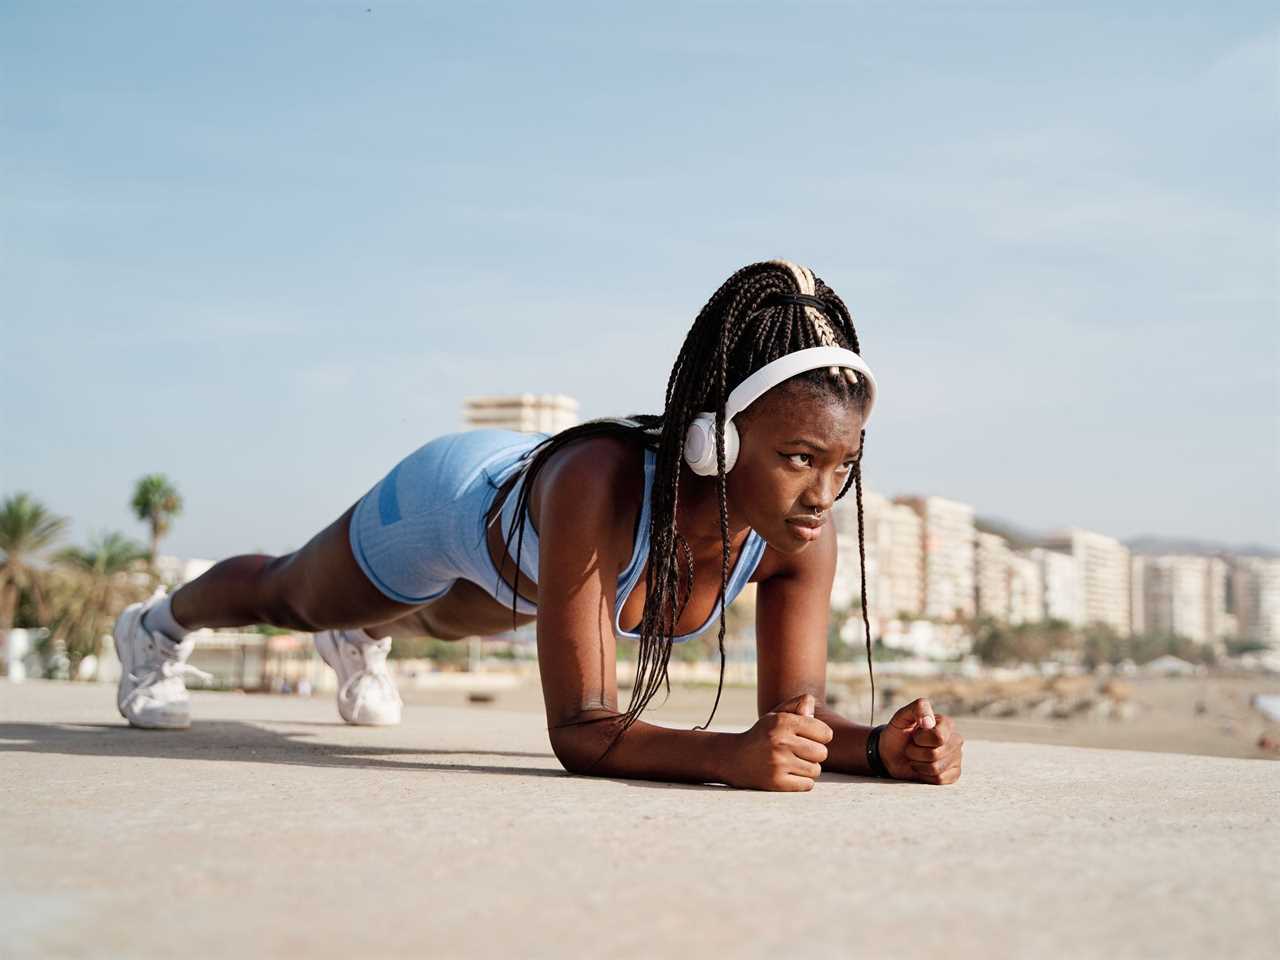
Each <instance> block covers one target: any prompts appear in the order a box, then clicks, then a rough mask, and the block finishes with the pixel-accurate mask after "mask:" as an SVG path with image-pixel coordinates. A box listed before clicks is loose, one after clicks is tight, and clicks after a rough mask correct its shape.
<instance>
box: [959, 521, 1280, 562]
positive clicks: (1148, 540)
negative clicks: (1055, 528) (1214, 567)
mask: <svg viewBox="0 0 1280 960" xmlns="http://www.w3.org/2000/svg"><path fill="white" fill-rule="evenodd" d="M973 525H974V526H975V527H976V528H977V529H978V530H981V531H982V532H983V533H994V534H996V535H997V536H1001V537H1004V538H1005V539H1006V540H1008V541H1009V543H1010V544H1011V545H1012V546H1013V547H1015V548H1017V549H1019V550H1026V549H1029V548H1031V547H1034V546H1037V545H1038V544H1040V543H1041V542H1042V541H1043V540H1044V538H1045V536H1046V535H1047V534H1044V533H1041V532H1038V531H1035V530H1028V529H1027V528H1026V527H1020V526H1018V525H1017V524H1015V523H1013V522H1011V521H1009V520H1004V519H1002V518H1000V517H974V520H973ZM1121 542H1122V543H1124V545H1125V546H1126V547H1128V548H1129V550H1130V552H1132V553H1135V554H1147V555H1150V554H1157V553H1180V554H1189V555H1191V556H1199V557H1212V556H1217V555H1218V554H1222V553H1229V554H1232V555H1234V556H1238V557H1280V550H1276V549H1274V548H1272V547H1265V546H1262V545H1261V544H1257V543H1244V544H1233V543H1222V542H1221V541H1217V540H1195V539H1192V538H1190V537H1160V536H1155V535H1154V534H1143V535H1142V536H1140V537H1133V538H1132V539H1130V540H1124V541H1121Z"/></svg>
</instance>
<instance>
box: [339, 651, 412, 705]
mask: <svg viewBox="0 0 1280 960" xmlns="http://www.w3.org/2000/svg"><path fill="white" fill-rule="evenodd" d="M362 680H372V681H373V682H374V683H375V684H376V685H381V686H382V688H383V692H384V693H385V694H386V695H387V698H388V699H390V700H393V701H394V700H398V699H399V698H400V694H399V693H398V692H397V691H396V685H395V683H394V682H393V681H392V679H391V676H390V674H388V673H387V668H386V665H385V664H383V665H381V666H380V667H379V668H374V669H371V668H369V667H365V668H364V669H363V670H357V671H356V672H355V673H353V674H352V675H351V676H349V677H348V678H347V682H346V683H344V684H343V685H342V687H341V688H340V689H339V690H338V696H339V697H340V698H341V699H343V700H345V699H346V698H347V697H348V696H349V695H350V694H351V690H352V688H353V687H355V686H356V685H357V684H360V686H359V689H358V690H356V695H355V700H354V702H353V705H352V708H351V715H352V716H353V717H357V716H359V715H360V708H361V707H362V706H364V704H365V700H366V699H367V698H368V695H369V692H370V691H369V684H368V683H360V681H362Z"/></svg>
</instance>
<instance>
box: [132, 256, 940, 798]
mask: <svg viewBox="0 0 1280 960" xmlns="http://www.w3.org/2000/svg"><path fill="white" fill-rule="evenodd" d="M858 349H859V347H858V336H857V333H856V332H855V331H854V328H853V320H852V317H851V316H850V314H849V311H848V309H847V308H846V306H845V305H844V302H843V301H842V300H841V299H840V298H839V297H838V296H836V294H835V292H834V291H833V290H831V289H830V288H829V287H828V286H827V285H826V284H824V283H823V282H822V281H821V280H819V279H818V278H816V277H815V276H814V275H813V273H812V272H811V271H809V270H808V269H807V268H805V267H802V266H799V265H797V264H794V263H791V262H789V261H785V260H774V261H767V262H761V263H754V264H751V265H750V266H747V267H743V268H742V269H741V270H739V271H737V272H736V273H734V274H733V276H731V277H729V279H728V280H726V281H725V282H724V284H723V285H721V287H720V289H719V290H717V291H716V292H715V294H714V295H713V296H712V297H711V299H710V300H709V301H708V302H707V304H706V306H704V307H703V308H702V311H701V312H700V313H699V314H698V316H697V319H695V320H694V322H693V327H692V328H691V329H690V330H689V333H688V335H687V336H686V338H685V341H684V345H683V346H682V347H681V349H680V354H679V356H678V357H677V358H676V362H675V365H674V367H673V368H672V370H671V376H670V379H669V380H668V381H667V392H666V401H665V407H664V410H663V412H662V413H661V414H660V415H639V414H638V415H635V416H633V417H630V418H602V419H598V420H591V421H587V422H585V423H582V424H579V425H578V426H575V427H571V428H569V429H567V430H564V431H561V432H560V433H557V434H555V435H554V436H552V435H548V434H524V433H518V432H515V431H508V430H490V429H477V430H468V431H463V432H459V433H452V434H447V435H445V436H441V437H438V438H436V439H434V440H432V441H430V442H429V443H427V444H426V445H424V446H423V447H421V448H420V449H418V450H417V451H415V452H414V453H411V454H410V455H409V456H408V457H406V458H405V459H404V460H402V461H401V462H400V463H399V464H398V465H397V466H395V467H394V468H393V469H392V470H391V472H390V473H388V474H387V475H386V476H385V477H384V478H383V479H382V480H381V481H379V482H378V483H377V484H375V485H374V487H373V488H372V489H371V490H370V491H369V492H368V493H367V494H365V496H364V497H362V498H361V499H360V500H359V501H357V502H356V503H355V504H354V505H353V506H352V507H350V508H349V509H348V510H347V511H346V512H345V513H344V514H343V515H342V516H341V517H339V518H338V519H337V520H336V521H334V523H332V524H331V525H330V526H328V527H327V528H325V529H324V530H322V531H321V532H320V533H318V534H317V535H316V536H315V537H313V538H312V539H311V540H310V541H309V542H308V543H307V544H306V545H305V546H304V547H302V548H301V549H300V550H297V551H296V552H294V553H291V554H287V555H285V556H281V557H271V556H263V555H243V556H235V557H230V558H229V559H226V560H223V561H222V562H221V563H219V564H217V565H216V566H214V567H213V568H211V569H210V570H209V571H208V572H207V573H205V574H204V575H203V576H201V577H199V578H198V579H196V580H193V581H192V582H190V583H188V584H186V585H184V586H182V587H180V588H178V589H177V590H176V591H174V592H173V593H172V594H170V595H168V596H164V595H162V594H159V593H158V594H157V595H156V596H155V597H152V598H151V600H149V601H148V602H147V603H145V604H143V603H139V604H134V605H132V606H130V607H129V608H127V609H126V610H125V611H124V613H123V614H121V616H120V619H119V621H118V622H117V624H116V628H115V642H116V647H117V650H118V651H119V654H120V660H121V663H122V664H123V667H124V669H123V676H122V678H121V681H120V689H119V697H118V706H119V708H120V712H121V714H123V715H124V716H125V718H126V719H128V720H129V722H130V723H131V724H133V725H134V726H138V727H165V728H180V727H186V726H189V724H190V700H189V697H188V695H187V692H186V687H185V685H184V683H183V679H182V677H183V673H184V672H187V671H191V670H192V669H193V668H191V667H189V666H188V665H187V664H186V662H185V661H186V658H187V657H188V656H189V654H190V652H191V648H192V644H193V641H192V640H191V639H189V638H186V635H187V633H189V632H190V631H191V630H195V629H197V628H200V627H233V626H242V625H246V624H255V623H267V624H271V625H274V626H279V627H285V628H289V629H294V630H308V631H312V632H315V633H316V645H317V647H318V649H319V652H320V655H321V656H322V657H323V658H324V659H325V661H326V662H327V663H328V664H329V665H330V666H332V667H333V668H334V669H335V670H336V671H337V673H338V679H339V688H338V709H339V712H340V714H341V715H342V717H343V719H344V720H346V721H347V722H349V723H366V724H386V723H396V722H398V721H399V719H400V708H401V701H400V697H399V695H398V693H397V692H396V689H395V686H394V684H393V682H392V680H391V677H390V674H389V673H388V672H387V669H386V657H387V652H388V650H389V649H390V646H391V643H392V640H393V638H395V637H397V636H415V635H416V636H421V635H429V636H433V637H439V638H443V639H450V640H452V639H459V638H462V637H467V636H474V635H477V634H481V635H483V634H489V633H495V632H498V631H501V630H504V629H506V627H507V625H508V624H515V625H519V624H521V623H528V622H529V621H531V620H534V619H536V620H537V634H538V664H539V669H540V672H541V677H542V688H543V693H544V696H545V701H546V709H547V723H548V731H549V734H550V740H551V746H552V749H553V750H554V752H555V755H556V757H557V759H558V760H559V761H560V763H561V764H562V765H563V766H564V768H565V769H566V770H569V771H571V772H575V773H583V774H597V775H607V776H621V777H637V778H643V779H653V780H669V781H682V782H695V783H702V782H715V783H725V784H729V785H731V786H736V787H746V788H754V789H763V790H809V789H811V788H812V787H813V784H814V781H815V780H816V779H817V778H818V776H819V774H820V772H821V770H822V769H823V768H824V767H825V768H826V769H828V770H835V771H839V772H843V773H853V774H862V775H874V776H887V777H893V778H896V779H901V780H915V781H919V782H923V783H931V784H948V783H953V782H955V780H956V779H957V778H958V777H959V776H960V762H961V748H962V746H963V743H964V738H963V737H962V736H961V735H960V733H959V732H958V731H957V730H956V729H955V726H954V724H953V722H952V720H951V718H950V717H947V716H944V715H941V714H934V712H933V711H932V708H931V707H930V705H929V702H928V700H926V699H924V698H921V699H918V700H915V701H913V702H911V703H908V704H906V705H904V706H902V707H901V708H899V709H898V710H897V711H896V712H895V713H894V714H893V716H892V717H891V718H890V720H889V722H888V723H887V724H881V725H878V726H870V725H869V726H864V725H862V724H859V723H855V722H854V721H852V720H849V719H846V718H845V717H842V716H840V715H839V714H837V713H835V712H834V711H832V710H830V709H828V708H827V706H826V702H825V682H826V653H827V619H828V614H829V604H830V596H831V584H832V578H833V575H834V572H835V563H836V533H835V530H834V528H833V526H832V524H830V523H829V522H827V521H828V520H829V518H830V513H831V508H832V505H833V504H834V502H835V501H836V500H837V499H839V498H840V497H842V496H843V495H844V494H845V492H846V491H847V490H848V488H849V486H850V484H851V483H852V484H853V485H854V487H855V490H856V495H857V503H858V528H859V530H858V549H859V553H860V555H861V556H862V557H863V560H864V563H863V566H864V567H865V553H864V548H863V542H862V529H861V528H862V475H861V458H862V451H863V441H864V438H865V426H866V422H867V419H868V417H869V416H870V414H871V409H872V406H873V404H874V402H875V393H876V384H875V380H874V378H873V376H872V373H871V370H870V368H869V367H868V366H867V364H866V362H865V361H864V360H863V359H862V357H861V356H859V354H858ZM749 581H754V582H755V583H756V584H757V594H756V597H757V599H756V644H757V663H758V693H757V702H758V707H759V712H760V719H759V720H758V721H757V722H756V723H755V724H754V725H753V726H752V727H751V728H750V729H749V730H746V731H744V732H742V733H720V732H713V731H711V730H708V729H706V726H705V725H704V726H702V727H695V728H693V729H692V730H674V729H670V728H667V727H663V726H658V725H656V724H649V723H644V722H643V721H640V720H639V719H638V718H639V715H640V713H641V712H642V711H643V710H644V708H645V706H646V705H647V704H648V702H649V701H650V700H651V699H652V697H653V696H654V694H655V693H656V692H657V691H658V689H659V687H661V686H662V685H663V684H664V682H666V681H667V663H668V661H669V659H670V656H671V645H672V644H673V643H681V642H684V641H687V640H689V639H691V638H692V637H694V636H697V635H698V634H700V633H702V632H704V631H705V630H706V629H707V628H708V627H710V626H711V623H712V621H713V620H715V619H716V618H717V617H718V619H719V625H720V634H719V639H720V656H721V688H723V679H724V634H725V616H724V610H725V607H726V606H727V604H728V603H730V602H732V600H733V598H734V597H735V596H737V594H738V593H739V592H740V591H741V590H742V588H743V586H744V585H745V584H746V583H748V582H749ZM862 596H863V601H862V616H863V623H864V625H865V627H866V631H867V634H866V636H867V666H868V668H870V666H871V647H870V623H869V621H868V618H867V606H866V578H865V573H864V575H863V589H862ZM615 636H627V637H633V638H636V639H637V640H638V641H639V643H638V662H637V668H636V678H635V685H634V687H633V689H632V694H631V702H630V704H629V705H628V708H627V709H626V710H625V711H621V710H619V709H618V691H617V678H616V659H615V657H616V651H615ZM871 693H872V703H871V722H872V724H874V721H875V686H874V676H873V677H872V690H871ZM719 702H720V691H719V690H717V693H716V700H715V704H713V706H712V710H711V716H712V717H714V715H715V708H716V706H718V705H719ZM707 723H708V725H709V724H710V718H709V719H708V721H707Z"/></svg>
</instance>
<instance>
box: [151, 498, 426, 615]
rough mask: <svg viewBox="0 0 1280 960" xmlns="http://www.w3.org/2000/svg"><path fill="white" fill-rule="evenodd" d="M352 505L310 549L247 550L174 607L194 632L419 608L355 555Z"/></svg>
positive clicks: (175, 598)
mask: <svg viewBox="0 0 1280 960" xmlns="http://www.w3.org/2000/svg"><path fill="white" fill-rule="evenodd" d="M354 511H355V505H354V504H353V505H352V506H351V507H350V508H349V509H348V510H347V511H346V512H345V513H344V514H343V515H342V516H341V517H339V518H338V519H337V520H335V521H334V522H333V523H331V524H329V526H327V527H325V528H324V529H323V530H321V531H320V532H319V533H318V534H316V535H315V536H314V537H312V538H311V539H310V540H309V541H308V542H307V544H306V545H305V546H303V547H302V548H301V549H299V550H295V551H294V552H293V553H288V554H285V555H283V556H279V557H272V556H268V555H266V554H242V555H240V556H236V557H229V558H227V559H226V560H223V561H222V562H221V563H217V564H215V565H214V566H213V567H211V568H210V569H209V570H207V571H206V572H205V573H203V574H202V575H201V576H199V577H197V578H196V579H195V580H192V581H191V582H190V583H187V584H184V585H183V586H181V587H179V588H178V589H177V590H176V591H174V593H173V595H172V599H171V600H170V612H171V613H172V614H173V618H174V619H175V620H176V621H178V623H179V624H180V625H182V626H183V627H184V628H186V629H188V630H196V629H199V628H200V627H241V626H247V625H249V624H255V623H265V624H269V625H270V626H273V627H283V628H285V629H290V630H305V631H309V632H312V633H315V632H317V631H320V630H330V629H345V628H351V627H364V626H368V625H370V624H380V623H385V622H387V621H393V620H399V619H400V618H402V617H404V616H405V615H407V614H410V613H412V612H413V611H415V610H417V609H418V607H417V606H415V605H413V604H405V603H399V602H397V601H395V600H392V599H390V598H389V597H387V596H385V595H384V594H383V593H382V591H380V590H379V589H378V588H377V587H375V586H374V585H373V584H372V583H370V582H369V578H368V577H366V576H365V575H364V572H363V571H362V570H361V569H360V567H359V566H358V565H357V564H356V560H355V557H354V556H353V555H352V553H351V543H350V541H349V539H348V534H347V529H348V524H349V523H350V522H351V515H352V513H354Z"/></svg>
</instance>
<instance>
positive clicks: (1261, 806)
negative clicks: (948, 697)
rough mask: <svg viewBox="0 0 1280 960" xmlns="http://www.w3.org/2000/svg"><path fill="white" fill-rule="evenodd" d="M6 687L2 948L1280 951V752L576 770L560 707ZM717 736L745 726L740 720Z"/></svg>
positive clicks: (1048, 754)
mask: <svg viewBox="0 0 1280 960" xmlns="http://www.w3.org/2000/svg"><path fill="white" fill-rule="evenodd" d="M113 694H114V691H113V690H111V689H109V688H104V687H97V686H91V685H73V684H55V683H42V682H34V683H28V684H23V685H7V684H0V802H3V805H4V806H3V817H2V818H0V865H2V869H0V956H4V957H48V956H74V957H81V956H83V957H117V956H128V957H151V956H157V957H158V956H171V955H173V954H175V953H182V954H186V955H190V956H197V957H206V956H207V957H224V956H295V955H306V956H307V957H309V958H320V957H331V956H332V957H354V956H359V957H380V956H420V957H421V956H427V957H508V956H514V957H576V956H585V955H588V954H590V955H592V956H593V957H596V958H599V957H653V956H669V955H672V954H674V953H675V952H677V951H680V952H681V953H688V952H693V953H695V954H704V952H705V955H715V956H734V957H738V956H742V957H766V956H767V957H777V956H802V957H849V956H863V957H888V956H892V957H895V958H910V957H925V956H929V957H939V956H945V957H956V958H967V957H1013V956H1036V957H1162V958H1164V957H1197V958H1199V957H1218V956H1223V957H1227V956H1229V957H1232V958H1237V960H1239V958H1245V957H1262V956H1267V955H1272V956H1273V955H1275V951H1276V948H1277V945H1278V944H1280V927H1278V926H1277V919H1276V912H1275V911H1276V904H1277V903H1278V902H1280V804H1278V803H1277V799H1278V798H1280V764H1276V763H1267V762H1262V761H1253V760H1235V759H1224V758H1216V757H1202V756H1189V755H1181V754H1167V753H1144V752H1138V751H1120V750H1099V749H1090V748H1079V747H1061V746H1041V745H1036V744H1024V743H997V742H992V741H982V740H974V739H968V740H967V742H966V745H965V771H964V774H963V776H962V777H961V778H960V780H959V781H958V782H957V783H956V784H954V785H951V786H946V787H936V786H926V785H923V784H910V783H900V782H885V781H877V780H869V779H863V778H858V777H848V776H842V775H837V774H832V773H824V774H823V776H822V778H821V780H820V781H819V783H818V784H817V786H816V787H815V789H814V790H813V791H811V792H808V793H795V794H782V793H764V792H757V791H742V790H733V789H731V788H728V787H724V786H714V785H708V786H692V785H681V784H665V783H657V782H652V781H643V780H613V779H598V778H586V777H575V776H570V775H568V774H566V773H565V772H564V771H563V770H562V769H561V768H560V766H559V764H558V763H557V762H556V760H555V757H554V756H553V755H552V754H551V750H550V745H549V743H548V740H547V735H546V730H545V721H544V720H543V718H542V717H541V716H539V715H537V714H533V713H524V712H512V711H500V710H493V709H492V708H491V707H486V706H474V707H442V706H431V707H428V706H421V705H411V706H410V707H409V708H407V709H406V713H405V722H404V724H403V725H401V726H400V727H397V728H391V729H365V728H353V727H347V726H345V725H343V724H341V723H340V722H339V721H338V718H337V713H336V710H335V708H334V705H333V703H332V702H331V701H330V700H329V699H328V698H314V699H311V700H304V699H298V698H284V697H262V696H247V695H243V694H215V693H199V692H197V693H195V694H193V699H194V705H195V712H196V722H195V725H194V726H193V728H192V729H191V730H189V731H185V732H149V731H137V730H131V729H129V728H127V727H126V726H125V725H124V723H123V721H122V720H121V719H120V717H119V715H118V714H117V713H116V711H115V706H114V699H113ZM717 728H720V729H741V727H735V728H726V727H719V725H717Z"/></svg>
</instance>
